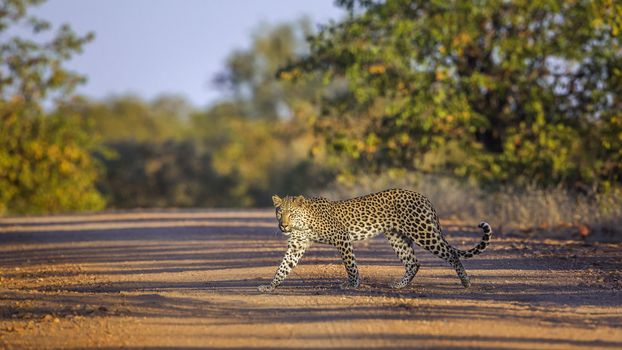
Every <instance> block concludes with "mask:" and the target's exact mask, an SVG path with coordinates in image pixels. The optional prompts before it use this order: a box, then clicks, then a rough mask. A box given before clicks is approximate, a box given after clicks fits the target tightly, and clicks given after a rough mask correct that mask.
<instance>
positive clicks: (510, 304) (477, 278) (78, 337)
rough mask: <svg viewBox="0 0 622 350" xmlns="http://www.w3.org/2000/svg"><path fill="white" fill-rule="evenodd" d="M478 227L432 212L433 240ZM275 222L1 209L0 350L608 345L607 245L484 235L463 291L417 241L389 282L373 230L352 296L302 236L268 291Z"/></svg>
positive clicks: (621, 315)
mask: <svg viewBox="0 0 622 350" xmlns="http://www.w3.org/2000/svg"><path fill="white" fill-rule="evenodd" d="M476 224H477V223H476V222H474V223H473V225H472V226H469V227H466V226H460V225H455V224H454V225H452V224H451V223H445V225H444V230H445V232H446V236H447V239H448V240H449V242H451V243H452V244H454V245H456V246H458V247H461V248H470V247H472V246H473V245H474V244H476V243H477V242H478V241H479V239H480V237H481V232H480V231H479V229H477V227H475V225H476ZM491 224H493V229H494V226H495V222H494V220H491ZM276 231H277V230H276V223H275V219H274V217H273V212H272V211H271V210H249V211H157V212H129V213H107V214H97V215H79V216H51V217H29V218H4V219H0V348H3V349H48V348H49V349H52V348H54V349H58V348H67V349H70V348H75V349H95V348H99V349H101V348H103V349H117V348H128V349H138V348H140V349H143V348H146V349H156V348H157V349H173V348H182V349H194V348H211V349H230V348H232V349H246V348H255V349H257V348H258V349H273V348H277V349H285V348H319V349H409V348H424V349H465V348H484V349H486V348H488V349H578V348H583V349H586V348H589V349H620V348H622V292H621V289H622V283H621V282H620V278H621V275H620V274H621V272H620V270H621V269H620V268H621V267H622V249H621V246H620V245H619V244H596V245H584V244H583V243H579V242H574V243H573V242H564V241H557V240H553V239H543V238H536V237H532V238H529V239H527V238H524V237H511V236H509V237H508V236H503V235H496V236H495V237H494V239H493V241H492V244H491V245H490V247H489V249H488V251H487V252H486V253H484V254H483V255H481V256H478V257H475V258H473V259H470V260H466V261H465V262H464V265H465V267H466V269H467V271H468V272H469V274H470V276H471V282H472V287H471V288H470V289H467V290H465V289H463V288H462V286H461V285H460V283H459V280H458V278H457V277H456V275H455V273H454V271H453V270H452V269H451V268H450V267H449V266H448V265H446V264H445V263H444V262H443V261H441V260H440V259H438V258H436V257H434V256H432V255H431V254H429V253H427V252H425V251H423V250H421V249H417V252H418V257H419V259H420V260H421V263H422V268H421V270H420V271H419V274H418V275H417V277H416V278H415V281H414V283H413V284H412V285H411V286H409V287H408V288H406V289H404V290H399V291H396V290H392V289H390V288H389V287H388V284H389V283H390V282H391V281H393V280H395V279H398V278H399V277H400V276H401V274H402V271H403V270H402V267H401V265H400V262H399V260H398V259H397V258H396V257H395V255H394V253H393V251H392V250H391V248H390V246H389V244H388V242H387V241H386V240H385V239H384V238H383V237H378V238H376V239H372V240H370V241H366V242H359V243H356V244H355V253H356V254H357V258H358V261H359V266H360V270H361V276H362V281H363V285H362V286H361V288H360V289H358V290H354V291H343V290H341V289H340V288H339V285H340V283H341V282H343V281H344V280H345V270H344V268H343V266H342V265H341V262H340V260H339V257H338V253H337V252H336V250H335V249H334V248H331V247H329V246H323V245H314V246H312V247H311V249H310V250H309V251H308V252H307V254H306V256H305V257H303V259H302V261H301V263H300V265H299V266H298V267H297V268H296V269H294V271H293V273H292V274H291V275H290V276H289V278H288V279H287V280H286V281H285V282H284V283H283V285H282V286H281V287H280V288H279V289H277V290H276V291H275V292H274V293H273V294H267V295H266V294H261V293H259V292H258V291H257V286H258V285H260V284H265V283H268V282H269V281H270V280H271V278H272V276H273V275H274V272H275V269H276V266H277V265H278V264H279V262H280V260H281V258H282V255H283V253H284V251H285V246H286V240H285V237H284V236H281V235H278V234H276Z"/></svg>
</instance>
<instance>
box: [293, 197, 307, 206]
mask: <svg viewBox="0 0 622 350" xmlns="http://www.w3.org/2000/svg"><path fill="white" fill-rule="evenodd" d="M304 202H305V197H303V196H296V198H294V203H296V204H297V205H301V204H303V203H304Z"/></svg>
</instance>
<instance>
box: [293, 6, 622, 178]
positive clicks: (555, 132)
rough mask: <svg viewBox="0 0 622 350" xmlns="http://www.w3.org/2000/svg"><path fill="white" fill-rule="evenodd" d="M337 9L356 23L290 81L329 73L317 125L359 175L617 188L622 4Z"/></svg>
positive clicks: (327, 32) (323, 41) (319, 37)
mask: <svg viewBox="0 0 622 350" xmlns="http://www.w3.org/2000/svg"><path fill="white" fill-rule="evenodd" d="M338 3H339V4H341V5H342V6H343V7H345V8H346V9H347V10H349V11H350V15H349V17H348V18H347V19H345V20H344V21H343V22H340V23H336V24H333V25H329V26H327V27H325V28H324V29H323V30H321V31H320V32H319V33H318V34H316V35H314V36H312V37H311V39H310V42H311V53H310V54H309V55H308V56H307V57H306V58H304V59H301V60H299V61H298V62H296V63H295V64H292V65H289V66H288V67H287V68H286V69H285V70H284V71H283V73H282V75H283V74H286V78H289V77H291V76H300V75H302V76H304V77H321V78H323V79H324V81H325V83H326V84H325V85H326V86H325V89H324V90H325V91H324V94H323V98H322V101H321V104H322V106H323V110H322V115H321V116H320V117H319V118H318V120H317V122H316V123H315V127H316V130H317V131H318V133H319V134H320V135H322V136H323V137H324V138H325V140H326V144H327V146H328V149H329V150H330V151H332V153H333V154H337V155H339V156H343V157H344V158H345V159H347V160H349V161H350V164H351V165H352V166H354V168H355V169H359V170H384V169H390V168H402V169H409V170H419V171H424V172H439V171H449V172H451V173H453V174H455V175H458V176H461V177H464V176H466V177H470V178H474V179H477V180H479V181H481V182H483V183H487V184H491V183H512V184H517V185H527V184H531V183H535V184H538V185H541V186H554V185H557V184H559V183H562V184H564V185H566V186H568V187H577V186H578V187H589V186H592V185H593V184H595V183H596V184H598V185H599V186H601V187H602V186H603V184H604V183H608V182H617V183H619V182H620V181H622V177H621V175H622V173H621V172H620V153H619V152H620V148H619V147H620V146H619V145H620V144H621V142H620V134H619V133H618V132H617V131H616V130H619V122H618V120H619V119H620V116H621V115H622V84H621V83H622V81H621V77H622V75H621V74H622V73H621V70H620V67H622V47H621V43H620V35H619V33H620V18H622V6H620V5H619V4H617V3H616V2H613V1H591V2H590V1H576V2H574V1H573V2H568V1H559V0H557V1H556V0H540V1H512V2H504V1H483V2H482V1H456V2H454V1H450V2H446V1H417V0H388V1H382V2H375V1H353V0H342V1H338ZM346 170H347V169H346Z"/></svg>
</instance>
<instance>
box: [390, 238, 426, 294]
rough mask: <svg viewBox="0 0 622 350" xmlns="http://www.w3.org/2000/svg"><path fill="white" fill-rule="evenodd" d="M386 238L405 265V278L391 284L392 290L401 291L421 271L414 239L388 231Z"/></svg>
mask: <svg viewBox="0 0 622 350" xmlns="http://www.w3.org/2000/svg"><path fill="white" fill-rule="evenodd" d="M385 236H386V237H387V239H388V240H389V243H390V244H391V247H392V248H393V250H394V251H395V254H397V257H398V258H399V259H400V260H401V261H402V263H403V264H404V268H405V269H406V271H405V272H404V276H402V278H401V279H399V280H397V281H395V282H394V283H391V288H395V289H401V288H404V287H406V286H408V284H409V283H410V282H411V281H412V280H413V278H415V275H417V272H418V271H419V267H420V266H421V265H420V264H419V260H417V257H416V256H415V251H414V250H413V246H412V243H413V241H412V239H411V238H409V237H407V236H405V235H402V234H400V233H399V232H397V231H388V232H386V233H385Z"/></svg>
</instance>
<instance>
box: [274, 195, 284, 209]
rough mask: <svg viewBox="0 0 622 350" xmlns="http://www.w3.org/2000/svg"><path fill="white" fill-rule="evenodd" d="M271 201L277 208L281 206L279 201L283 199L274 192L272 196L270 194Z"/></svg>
mask: <svg viewBox="0 0 622 350" xmlns="http://www.w3.org/2000/svg"><path fill="white" fill-rule="evenodd" d="M272 203H273V204H274V206H275V207H277V208H278V207H280V206H281V203H283V200H282V199H281V197H279V196H277V195H276V194H275V195H274V196H272Z"/></svg>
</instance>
